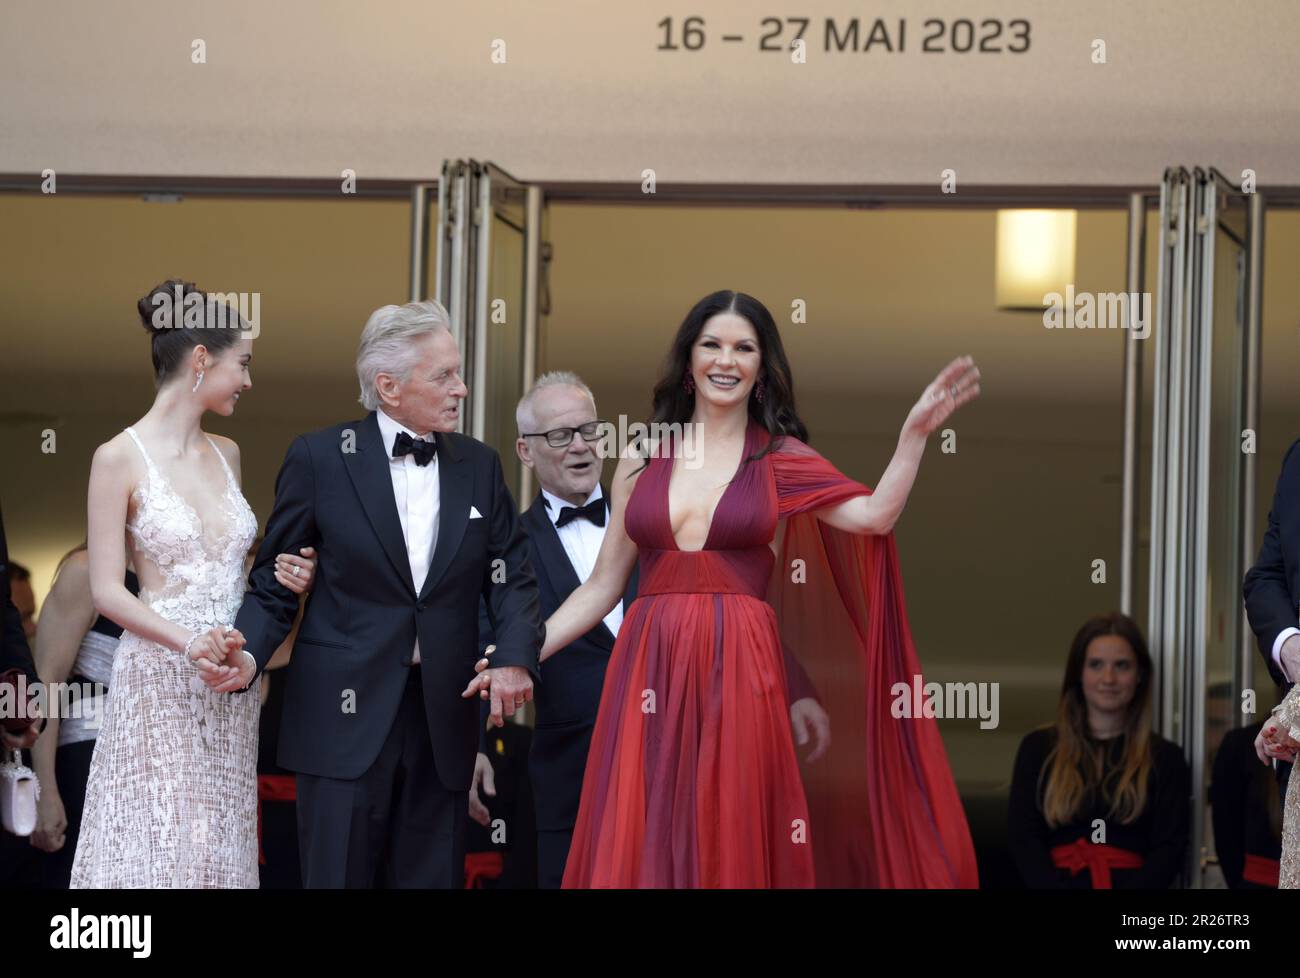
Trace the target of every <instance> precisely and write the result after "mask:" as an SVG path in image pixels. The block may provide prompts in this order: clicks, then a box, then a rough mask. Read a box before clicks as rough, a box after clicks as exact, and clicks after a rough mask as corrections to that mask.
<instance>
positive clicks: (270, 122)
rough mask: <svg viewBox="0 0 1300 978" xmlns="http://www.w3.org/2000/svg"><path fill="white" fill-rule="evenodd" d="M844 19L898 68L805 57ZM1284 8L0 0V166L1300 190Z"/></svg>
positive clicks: (732, 0)
mask: <svg viewBox="0 0 1300 978" xmlns="http://www.w3.org/2000/svg"><path fill="white" fill-rule="evenodd" d="M692 13H698V14H703V15H704V16H705V20H706V24H705V29H706V30H707V32H708V41H707V42H706V45H705V47H704V48H703V49H701V50H700V51H697V52H690V51H675V52H662V51H658V50H656V46H657V45H658V44H659V43H660V41H661V33H662V32H661V30H660V28H659V27H657V26H656V25H657V23H658V22H659V21H660V20H661V19H662V18H663V17H665V16H669V15H671V16H673V17H675V18H676V19H677V22H678V23H679V24H680V23H681V22H682V20H683V19H684V17H686V16H688V15H690V14H692ZM767 14H779V15H781V16H795V15H799V16H807V17H809V18H811V19H812V21H813V24H812V26H811V27H810V28H809V30H808V33H807V37H808V39H809V40H810V42H811V43H810V49H809V56H808V61H807V63H806V64H803V65H795V64H792V63H791V62H790V59H789V58H788V57H787V56H786V55H785V54H784V53H779V52H777V53H763V52H760V51H759V50H758V43H759V38H760V36H761V34H762V33H764V28H763V26H762V25H761V23H760V21H761V18H762V17H763V16H765V15H767ZM852 15H857V16H858V17H859V18H860V19H861V20H862V21H863V23H862V31H863V35H864V39H865V34H866V32H867V30H868V28H869V26H870V23H871V21H872V20H873V19H874V18H875V17H881V18H883V19H884V20H885V21H887V22H888V24H889V25H890V29H891V30H895V31H896V28H895V27H894V25H895V24H896V22H897V21H898V20H899V19H900V18H906V20H907V22H908V25H907V38H906V50H905V51H903V52H901V53H893V54H890V53H886V52H885V51H884V50H882V49H881V48H879V47H877V48H876V49H875V50H872V51H871V52H868V53H858V54H851V53H845V54H826V53H824V52H823V50H822V49H823V47H824V45H823V37H824V34H825V31H824V21H825V19H826V18H827V17H828V16H829V17H834V18H836V19H837V20H838V21H839V22H840V23H844V22H845V21H846V20H847V18H849V17H850V16H852ZM1294 16H1295V10H1294V0H1255V2H1252V3H1250V4H1237V5H1232V6H1229V5H1225V4H1223V3H1220V2H1216V0H1143V2H1141V3H1135V2H1132V0H1089V2H1088V3H1072V4H1067V3H1018V4H1010V5H1005V4H993V3H984V4H972V3H971V2H970V0H931V2H929V3H927V4H925V5H923V6H918V5H916V4H914V3H909V2H906V0H883V2H877V3H872V4H844V3H837V2H833V0H804V2H802V3H800V4H797V5H793V6H791V5H786V6H785V7H784V8H780V7H778V8H770V9H767V10H764V9H763V8H760V7H755V6H754V5H753V4H752V3H749V2H746V0H713V2H710V3H707V4H699V5H696V7H694V8H692V7H691V6H690V5H682V4H664V5H659V6H658V7H653V6H652V7H647V6H645V5H644V4H636V3H609V2H602V0H551V2H547V3H536V2H527V0H499V2H494V3H483V4H451V3H431V2H428V0H384V2H383V3H374V4H357V3H352V2H346V0H277V2H275V3H266V2H263V0H222V2H220V3H204V4H183V5H177V4H175V3H172V2H169V0H123V2H114V3H99V4H88V3H85V2H83V0H6V3H5V5H4V21H3V31H2V32H0V91H2V92H4V98H3V99H0V132H3V133H4V139H3V140H0V172H23V173H31V174H35V173H39V172H40V171H41V170H42V169H44V168H46V167H52V168H54V169H55V170H58V171H61V172H65V173H67V172H83V173H85V172H90V173H116V174H159V173H162V174H185V175H196V174H220V175H238V176H272V175H274V176H335V175H337V174H338V173H339V172H340V171H341V170H343V169H344V168H352V169H354V170H355V171H356V172H357V174H358V175H359V177H360V178H361V179H362V180H364V179H366V178H375V177H399V178H424V179H429V178H432V177H435V176H436V175H437V173H438V168H439V164H440V162H441V160H442V159H444V158H447V157H455V156H472V157H475V158H478V159H491V160H495V161H497V162H498V163H500V164H501V165H502V166H505V167H506V168H507V169H509V170H511V171H512V172H514V173H515V174H516V175H517V176H519V177H522V178H526V179H547V180H578V179H581V180H614V181H628V182H634V183H635V182H639V181H640V179H641V172H642V170H643V169H645V168H647V167H651V168H654V169H655V170H656V171H657V173H658V176H659V179H660V180H661V181H718V182H729V183H746V182H794V183H920V184H937V182H938V180H939V173H940V171H941V170H943V169H945V168H948V167H952V168H955V169H956V171H957V173H958V176H959V179H960V180H962V181H965V182H980V183H1029V184H1052V183H1059V184H1071V183H1074V184H1114V183H1121V184H1143V185H1151V184H1154V183H1155V182H1157V181H1158V180H1159V177H1160V174H1161V172H1162V170H1163V169H1164V167H1165V166H1167V165H1169V164H1170V163H1173V162H1205V163H1212V164H1214V165H1217V166H1219V167H1220V168H1221V169H1223V170H1224V171H1225V172H1227V173H1230V174H1237V173H1239V172H1240V170H1241V169H1242V168H1244V167H1252V168H1254V169H1255V170H1257V171H1258V173H1259V177H1260V180H1261V182H1262V183H1263V184H1265V185H1267V184H1269V183H1274V184H1277V183H1284V184H1300V153H1297V152H1296V151H1295V150H1296V143H1295V133H1296V132H1297V130H1298V129H1300V125H1298V123H1300V112H1298V110H1297V104H1296V99H1295V95H1294V93H1295V92H1296V90H1297V81H1298V80H1300V79H1298V69H1300V55H1298V54H1297V52H1296V46H1295V30H1294ZM930 17H940V18H943V19H945V21H948V22H951V21H953V20H955V19H958V18H962V17H967V18H971V19H973V20H975V21H977V22H978V21H980V20H982V19H984V18H986V17H1001V18H1004V19H1008V20H1009V19H1010V18H1014V17H1024V18H1028V19H1029V21H1030V22H1031V25H1032V30H1031V42H1030V44H1031V46H1030V50H1029V52H1028V53H1026V54H1020V55H1013V54H980V53H974V52H972V53H965V54H957V53H945V54H924V53H921V51H920V47H921V41H922V38H923V36H924V34H925V33H926V32H927V31H926V28H925V25H924V20H925V19H926V18H930ZM728 33H734V34H740V35H741V36H743V37H744V42H743V43H740V44H728V43H726V42H724V41H722V40H721V38H722V35H724V34H728ZM1009 34H1010V31H1009V30H1008V32H1007V35H1008V36H1009ZM783 36H788V35H783ZM196 38H197V39H202V40H203V41H205V42H206V45H207V63H206V64H203V65H195V64H192V63H191V60H190V56H191V43H192V42H193V41H194V39H196ZM496 39H500V40H502V41H504V42H505V44H506V57H507V60H506V63H505V64H493V63H492V60H491V44H492V43H493V41H494V40H496ZM1094 40H1102V41H1104V42H1105V43H1106V46H1107V62H1106V64H1104V65H1099V64H1094V63H1093V62H1092V59H1091V55H1092V50H1093V47H1092V46H1093V42H1094ZM895 43H897V42H895Z"/></svg>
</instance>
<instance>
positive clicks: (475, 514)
mask: <svg viewBox="0 0 1300 978" xmlns="http://www.w3.org/2000/svg"><path fill="white" fill-rule="evenodd" d="M469 518H470V519H472V520H481V519H482V518H483V514H482V513H480V512H479V511H478V508H477V507H475V506H471V507H470V508H469Z"/></svg>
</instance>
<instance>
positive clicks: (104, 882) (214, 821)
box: [71, 428, 259, 889]
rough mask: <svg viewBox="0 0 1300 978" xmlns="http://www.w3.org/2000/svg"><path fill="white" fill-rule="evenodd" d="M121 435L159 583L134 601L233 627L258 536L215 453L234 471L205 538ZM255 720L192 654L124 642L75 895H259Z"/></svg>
mask: <svg viewBox="0 0 1300 978" xmlns="http://www.w3.org/2000/svg"><path fill="white" fill-rule="evenodd" d="M126 431H127V434H129V435H130V436H131V439H132V440H133V441H134V442H135V444H136V445H137V447H139V449H140V452H141V454H142V455H144V460H145V466H146V469H147V470H148V474H147V476H146V478H145V479H144V480H143V481H142V483H141V484H140V485H139V486H138V487H137V488H136V490H135V492H134V493H133V498H134V499H135V501H136V507H135V515H134V517H132V518H131V520H130V521H129V522H128V524H127V530H128V531H129V532H130V534H131V537H132V538H133V539H134V541H135V547H136V553H137V555H138V556H139V557H143V558H145V559H147V560H148V561H151V562H152V563H153V564H154V565H155V566H156V567H157V569H158V571H159V572H160V575H161V578H162V580H163V582H164V584H163V586H162V587H161V588H159V589H157V590H154V591H149V590H147V589H146V585H145V582H144V577H143V575H142V576H141V590H140V600H142V601H144V602H145V603H146V604H148V605H149V607H150V608H152V609H153V610H154V611H156V612H157V613H158V614H159V615H161V616H162V617H163V618H166V619H167V620H168V621H171V622H175V623H176V624H179V625H184V626H185V627H186V628H190V629H193V630H195V631H205V630H207V629H209V628H211V627H212V626H214V625H229V624H231V623H232V622H233V621H234V620H235V612H237V611H238V610H239V605H240V603H241V602H242V601H243V597H244V555H245V554H246V553H247V551H248V548H249V546H250V544H251V543H252V541H253V538H254V537H255V536H256V535H257V519H256V518H255V517H254V515H253V512H252V510H251V509H250V508H249V506H248V503H247V501H246V500H245V499H244V496H243V493H241V492H240V491H239V486H238V484H237V483H236V482H235V477H234V474H233V473H232V472H231V471H230V467H229V466H228V465H227V464H226V461H225V458H224V457H223V456H222V454H221V452H220V451H219V450H217V448H216V445H213V450H214V451H216V452H217V457H218V458H219V459H221V464H222V466H223V467H224V468H225V472H226V488H225V495H224V502H223V506H222V512H223V516H224V526H223V527H222V532H221V533H219V534H218V535H217V537H216V538H215V539H211V540H209V539H205V536H204V527H203V525H202V522H201V520H200V519H199V515H198V513H196V512H195V510H194V509H193V507H192V506H190V504H189V503H188V502H186V501H185V500H184V499H183V498H182V497H181V496H179V495H178V494H177V493H176V492H175V491H174V490H173V489H172V487H171V486H170V485H169V484H168V482H167V480H166V478H165V477H164V476H163V474H162V472H161V471H160V470H159V469H158V468H157V466H155V465H154V463H153V461H152V459H150V458H149V455H148V453H147V452H146V451H145V449H144V445H143V444H142V443H141V441H140V439H139V437H138V436H137V435H136V433H135V431H134V430H133V429H131V428H127V429H126ZM209 442H211V439H209ZM138 566H139V565H138V564H137V567H138ZM151 576H155V575H151ZM258 710H259V701H258V696H257V692H256V690H250V691H248V692H245V693H214V692H212V690H211V689H209V688H208V686H207V685H206V684H205V683H204V682H203V680H202V679H201V678H200V677H199V674H198V671H197V670H196V669H195V667H194V666H193V664H192V663H190V661H189V659H188V658H187V657H186V656H185V655H184V654H182V653H180V652H177V651H175V650H173V649H170V648H167V647H166V646H163V645H159V644H157V643H156V642H151V641H148V640H146V639H143V638H141V637H140V636H138V635H134V634H132V633H131V632H129V631H125V632H123V633H122V639H121V643H120V644H119V646H118V650H117V656H116V658H115V659H114V662H113V673H112V678H111V679H110V681H109V689H108V701H107V705H106V708H105V716H104V726H103V729H102V730H101V731H100V734H99V738H98V740H97V741H96V743H95V751H94V754H93V755H92V758H91V764H90V780H89V782H88V784H87V786H86V803H85V809H84V812H83V815H82V823H81V836H80V838H79V840H78V842H77V853H76V857H75V861H74V863H73V867H72V883H71V886H72V888H73V889H81V888H115V887H131V888H169V887H256V886H257V885H258V870H257V726H258V724H257V721H258Z"/></svg>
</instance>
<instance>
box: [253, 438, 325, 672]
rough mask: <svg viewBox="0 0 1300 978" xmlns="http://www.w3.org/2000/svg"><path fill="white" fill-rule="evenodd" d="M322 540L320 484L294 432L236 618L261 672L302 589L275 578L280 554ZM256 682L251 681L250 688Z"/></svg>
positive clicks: (286, 628)
mask: <svg viewBox="0 0 1300 978" xmlns="http://www.w3.org/2000/svg"><path fill="white" fill-rule="evenodd" d="M318 542H319V537H318V533H317V529H316V487H315V477H314V474H313V472H312V463H311V452H310V450H309V449H308V447H307V442H306V439H304V438H302V437H299V438H296V439H295V440H294V442H293V444H292V445H290V446H289V451H288V452H286V453H285V456H284V464H283V465H282V466H281V467H280V474H279V475H278V476H276V479H275V507H274V508H273V509H272V510H271V516H270V518H269V519H268V520H267V521H266V534H265V536H264V537H263V538H262V546H261V547H260V548H258V551H257V560H256V561H255V562H254V564H253V570H252V572H251V573H250V574H249V575H248V593H247V594H245V595H244V604H243V606H242V607H241V608H240V609H239V616H238V617H237V618H236V619H235V627H236V628H238V629H239V630H240V631H241V632H243V634H244V638H245V640H246V644H245V647H246V648H247V649H248V651H249V652H250V653H251V654H252V656H253V658H254V659H256V660H257V673H258V675H259V676H260V675H261V673H262V670H263V669H265V668H266V664H267V662H269V661H270V659H271V656H272V655H274V654H275V650H276V649H278V648H279V647H280V643H281V642H283V641H284V640H285V637H286V636H287V635H288V634H289V630H290V629H291V628H292V627H293V620H294V618H295V617H296V616H297V614H298V595H296V594H294V593H293V592H292V591H290V590H289V589H288V588H287V587H285V586H284V585H282V584H280V582H278V581H277V580H276V579H275V558H276V555H277V554H282V553H294V554H296V553H297V552H298V550H299V549H300V548H302V547H315V546H316V545H317V543H318ZM254 685H255V682H254V683H250V684H249V688H252V687H253V686H254Z"/></svg>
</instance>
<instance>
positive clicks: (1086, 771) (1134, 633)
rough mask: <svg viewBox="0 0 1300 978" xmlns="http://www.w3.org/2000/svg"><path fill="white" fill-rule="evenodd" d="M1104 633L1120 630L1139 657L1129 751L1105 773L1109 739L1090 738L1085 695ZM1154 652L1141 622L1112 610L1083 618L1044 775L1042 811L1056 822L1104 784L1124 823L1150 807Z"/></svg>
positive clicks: (1127, 727) (1069, 817) (1128, 723)
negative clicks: (1086, 672)
mask: <svg viewBox="0 0 1300 978" xmlns="http://www.w3.org/2000/svg"><path fill="white" fill-rule="evenodd" d="M1102 635H1117V636H1119V637H1120V638H1122V639H1124V640H1125V641H1126V642H1128V644H1129V647H1130V648H1132V650H1133V656H1134V658H1135V659H1136V660H1137V669H1138V684H1137V689H1136V690H1134V692H1133V699H1132V700H1131V701H1130V702H1129V705H1128V712H1127V715H1126V716H1125V719H1124V757H1123V759H1122V761H1121V763H1120V764H1119V765H1118V766H1117V767H1116V768H1115V769H1114V770H1113V771H1111V773H1110V775H1109V776H1108V777H1105V778H1103V753H1104V751H1105V750H1106V745H1105V744H1101V745H1098V744H1095V743H1093V742H1092V741H1090V740H1089V739H1088V704H1087V702H1086V701H1085V700H1084V698H1083V667H1084V661H1085V659H1086V658H1087V653H1088V646H1089V645H1090V644H1091V643H1092V640H1093V639H1095V638H1098V637H1099V636H1102ZM1151 672H1152V668H1151V655H1150V653H1149V652H1148V651H1147V643H1146V640H1145V639H1144V638H1143V637H1142V631H1141V629H1139V628H1138V626H1137V623H1136V622H1134V621H1133V619H1132V618H1130V617H1128V615H1125V614H1122V613H1121V612H1118V611H1112V612H1111V613H1110V614H1107V615H1098V616H1097V617H1095V618H1090V619H1088V620H1087V621H1086V622H1084V623H1083V626H1082V627H1081V628H1080V629H1079V630H1078V632H1076V633H1075V636H1074V642H1073V643H1072V644H1071V645H1070V657H1069V659H1068V660H1067V661H1066V664H1065V681H1064V682H1063V683H1062V685H1061V698H1060V701H1059V703H1058V704H1057V711H1056V724H1055V730H1056V743H1055V744H1054V745H1053V747H1052V750H1051V752H1050V753H1049V754H1048V755H1047V760H1046V762H1045V763H1044V764H1043V770H1042V772H1041V773H1040V775H1039V783H1040V785H1042V784H1044V783H1045V787H1044V789H1043V817H1044V818H1045V819H1046V820H1047V824H1048V825H1050V826H1052V827H1053V828H1055V827H1056V826H1058V825H1065V824H1068V823H1069V822H1072V821H1074V819H1075V817H1076V816H1077V815H1078V811H1079V806H1080V805H1081V804H1083V801H1084V798H1085V797H1086V796H1087V795H1088V793H1089V792H1091V791H1095V790H1099V791H1100V793H1101V796H1102V798H1103V799H1104V800H1105V801H1107V802H1108V803H1109V804H1110V811H1109V812H1108V814H1109V815H1110V816H1114V817H1116V818H1118V819H1119V821H1120V822H1121V823H1123V824H1125V825H1128V824H1130V823H1132V822H1133V821H1135V820H1136V819H1137V818H1138V817H1139V816H1141V814H1142V812H1143V811H1144V810H1145V809H1146V804H1147V782H1148V781H1149V779H1150V774H1151V763H1152V762H1151Z"/></svg>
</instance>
